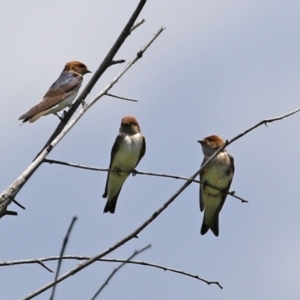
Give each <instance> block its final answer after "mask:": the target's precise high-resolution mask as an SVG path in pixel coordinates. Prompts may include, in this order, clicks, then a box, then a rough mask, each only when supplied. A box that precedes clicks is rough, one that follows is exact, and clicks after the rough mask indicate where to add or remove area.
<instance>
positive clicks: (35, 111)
mask: <svg viewBox="0 0 300 300" xmlns="http://www.w3.org/2000/svg"><path fill="white" fill-rule="evenodd" d="M87 73H91V71H89V70H88V68H87V67H86V65H85V64H83V63H81V62H79V61H76V60H74V61H70V62H68V63H67V64H66V65H65V67H64V69H63V70H62V72H61V74H60V76H59V77H58V79H57V80H56V81H55V82H54V83H53V84H52V85H51V86H50V88H49V90H48V91H47V93H46V94H45V96H44V97H43V99H42V101H41V102H39V103H38V104H37V105H35V106H33V107H32V108H31V109H30V110H28V111H27V112H26V113H25V114H23V115H22V116H21V117H20V118H19V120H23V121H22V122H23V123H25V122H27V121H29V123H33V122H35V121H36V120H37V119H39V118H40V117H42V116H46V115H48V114H55V115H57V116H58V114H57V112H59V111H61V110H63V109H64V108H65V107H67V106H68V107H71V106H72V102H73V100H74V99H75V97H76V95H77V93H78V91H79V88H80V86H81V84H82V81H83V75H85V74H87ZM58 117H59V116H58ZM59 118H60V117H59ZM60 119H61V118H60Z"/></svg>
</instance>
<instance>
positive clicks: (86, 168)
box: [44, 159, 248, 203]
mask: <svg viewBox="0 0 300 300" xmlns="http://www.w3.org/2000/svg"><path fill="white" fill-rule="evenodd" d="M44 162H46V163H49V164H58V165H63V166H68V167H73V168H79V169H84V170H91V171H103V172H114V171H115V170H114V169H105V168H96V167H89V166H84V165H80V164H74V163H69V162H65V161H61V160H55V159H44ZM121 171H122V172H129V173H131V172H132V170H128V171H127V170H121ZM118 172H120V170H118ZM134 174H139V175H148V176H157V177H165V178H173V179H180V180H185V181H187V180H189V178H187V177H182V176H178V175H170V174H158V173H150V172H142V171H138V170H135V171H134ZM193 182H196V183H201V182H200V181H199V180H196V179H194V180H193ZM205 184H206V185H207V186H209V187H211V188H213V189H216V190H218V191H220V192H223V193H225V194H228V195H229V196H231V197H233V198H236V199H238V200H240V201H241V202H242V203H248V200H245V199H243V198H241V197H239V196H237V195H236V194H235V192H234V191H230V192H226V191H224V190H222V189H220V188H218V187H216V186H213V185H211V184H209V183H205Z"/></svg>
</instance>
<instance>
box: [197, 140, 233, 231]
mask: <svg viewBox="0 0 300 300" xmlns="http://www.w3.org/2000/svg"><path fill="white" fill-rule="evenodd" d="M198 143H200V144H201V146H202V151H203V154H204V159H203V162H202V164H201V166H203V164H204V163H205V162H206V161H207V160H208V159H209V158H210V157H211V156H212V155H213V154H214V153H215V152H216V151H218V150H219V149H220V148H221V147H222V146H224V145H225V143H224V140H223V139H222V138H220V137H219V136H217V135H211V136H208V137H206V138H204V139H203V140H199V141H198ZM233 175H234V160H233V157H232V156H231V155H230V154H229V153H228V152H227V151H226V149H223V150H222V151H221V152H220V153H219V154H218V155H217V156H216V157H215V158H214V159H213V160H212V161H210V162H209V163H208V165H206V166H205V167H204V168H203V170H201V172H200V182H201V184H200V192H199V200H200V201H199V202H200V210H201V211H203V210H204V217H203V222H202V226H201V230H200V233H201V235H204V234H206V232H207V231H208V230H209V229H210V230H211V231H212V232H213V233H214V235H215V236H218V235H219V213H220V211H221V209H222V207H223V205H224V202H225V200H226V197H227V193H228V191H229V188H230V185H231V182H232V179H233ZM209 185H211V186H214V187H216V188H218V190H217V189H214V188H212V187H211V186H209ZM220 190H222V191H223V192H222V191H220Z"/></svg>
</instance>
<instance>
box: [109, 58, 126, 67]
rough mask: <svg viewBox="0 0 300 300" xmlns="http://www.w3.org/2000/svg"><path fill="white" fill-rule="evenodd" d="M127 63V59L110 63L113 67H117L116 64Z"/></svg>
mask: <svg viewBox="0 0 300 300" xmlns="http://www.w3.org/2000/svg"><path fill="white" fill-rule="evenodd" d="M125 61H126V60H125V59H119V60H112V61H111V62H110V65H111V66H112V65H116V64H122V63H124V62H125Z"/></svg>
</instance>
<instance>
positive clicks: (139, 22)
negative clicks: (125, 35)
mask: <svg viewBox="0 0 300 300" xmlns="http://www.w3.org/2000/svg"><path fill="white" fill-rule="evenodd" d="M144 22H145V19H142V20H141V21H138V22H136V23H135V24H134V25H133V26H132V27H131V29H130V32H132V31H133V30H135V29H137V28H138V27H139V26H140V25H142V24H143V23H144Z"/></svg>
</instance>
